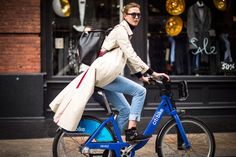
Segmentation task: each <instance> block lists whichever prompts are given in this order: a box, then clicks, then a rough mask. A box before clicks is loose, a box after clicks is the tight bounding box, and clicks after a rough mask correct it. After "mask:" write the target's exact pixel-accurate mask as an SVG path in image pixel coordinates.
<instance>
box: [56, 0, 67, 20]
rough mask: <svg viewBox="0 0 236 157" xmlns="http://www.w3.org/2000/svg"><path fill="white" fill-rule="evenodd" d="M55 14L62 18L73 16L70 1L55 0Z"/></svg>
mask: <svg viewBox="0 0 236 157" xmlns="http://www.w3.org/2000/svg"><path fill="white" fill-rule="evenodd" d="M52 7H53V10H54V12H55V13H56V14H57V15H58V16H61V17H68V16H70V14H71V11H70V3H69V0H53V2H52Z"/></svg>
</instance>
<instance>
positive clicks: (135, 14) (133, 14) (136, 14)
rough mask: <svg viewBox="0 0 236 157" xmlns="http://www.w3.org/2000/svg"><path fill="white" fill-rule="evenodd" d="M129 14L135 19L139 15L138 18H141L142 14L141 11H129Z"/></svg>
mask: <svg viewBox="0 0 236 157" xmlns="http://www.w3.org/2000/svg"><path fill="white" fill-rule="evenodd" d="M127 15H131V16H132V17H133V18H134V19H135V18H136V17H137V18H138V19H140V18H141V14H140V13H127Z"/></svg>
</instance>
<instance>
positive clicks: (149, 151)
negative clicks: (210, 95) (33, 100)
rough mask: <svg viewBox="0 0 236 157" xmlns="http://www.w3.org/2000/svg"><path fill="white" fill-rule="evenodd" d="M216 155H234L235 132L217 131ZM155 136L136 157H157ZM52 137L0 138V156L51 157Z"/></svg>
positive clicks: (234, 156)
mask: <svg viewBox="0 0 236 157" xmlns="http://www.w3.org/2000/svg"><path fill="white" fill-rule="evenodd" d="M214 135H215V139H216V156H217V157H223V156H224V157H226V156H227V157H236V133H227V134H225V133H217V134H214ZM155 138H156V136H153V137H152V138H151V140H150V141H149V143H148V144H147V145H146V146H145V147H144V148H142V149H140V150H139V151H138V152H137V153H136V157H157V155H156V154H155V153H154V150H155ZM52 141H53V139H52V138H42V139H22V140H21V139H17V140H0V157H52Z"/></svg>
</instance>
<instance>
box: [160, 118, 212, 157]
mask: <svg viewBox="0 0 236 157" xmlns="http://www.w3.org/2000/svg"><path fill="white" fill-rule="evenodd" d="M180 121H181V123H182V125H183V127H184V130H185V132H186V135H187V138H188V140H189V142H190V144H191V148H190V149H185V148H184V145H183V144H178V142H179V143H181V140H180V138H181V137H180V136H177V135H178V133H177V132H178V129H177V125H176V122H175V120H174V119H172V120H170V121H169V122H168V123H167V124H166V125H165V126H163V128H162V129H161V131H160V132H159V134H158V136H157V138H156V152H157V153H158V156H159V157H167V156H168V157H170V156H174V157H178V156H185V155H186V156H191V157H214V154H215V138H214V136H213V133H212V132H211V131H210V129H209V128H208V127H207V125H206V124H205V123H204V122H203V121H201V120H199V119H197V118H195V117H190V116H182V117H180ZM181 139H182V138H181Z"/></svg>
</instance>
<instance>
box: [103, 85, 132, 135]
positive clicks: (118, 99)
mask: <svg viewBox="0 0 236 157" xmlns="http://www.w3.org/2000/svg"><path fill="white" fill-rule="evenodd" d="M104 93H105V95H106V97H107V99H108V101H109V102H110V103H111V104H112V105H113V106H114V107H115V108H116V109H117V110H118V112H119V115H118V117H117V124H118V127H119V129H120V132H121V133H123V131H124V130H125V128H126V126H127V123H128V120H129V114H130V105H129V103H128V101H127V100H126V98H125V97H124V95H123V94H122V93H117V92H113V91H110V90H106V89H105V90H104Z"/></svg>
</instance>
